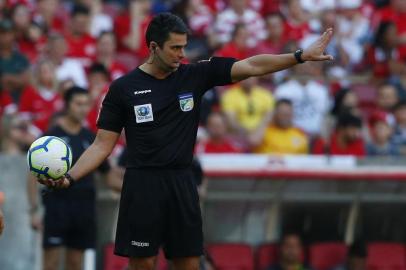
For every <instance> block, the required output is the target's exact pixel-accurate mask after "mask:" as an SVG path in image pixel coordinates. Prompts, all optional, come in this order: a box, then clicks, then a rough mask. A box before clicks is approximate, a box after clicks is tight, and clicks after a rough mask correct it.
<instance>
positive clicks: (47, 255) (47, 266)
mask: <svg viewBox="0 0 406 270" xmlns="http://www.w3.org/2000/svg"><path fill="white" fill-rule="evenodd" d="M61 252H62V248H61V247H52V248H46V249H44V253H43V259H42V261H43V269H44V270H57V269H59V264H60V260H61Z"/></svg>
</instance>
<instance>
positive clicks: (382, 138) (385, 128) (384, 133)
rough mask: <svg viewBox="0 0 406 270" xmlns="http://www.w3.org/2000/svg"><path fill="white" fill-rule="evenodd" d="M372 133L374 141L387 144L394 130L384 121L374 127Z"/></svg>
mask: <svg viewBox="0 0 406 270" xmlns="http://www.w3.org/2000/svg"><path fill="white" fill-rule="evenodd" d="M372 132H373V136H374V139H375V140H376V141H377V142H387V141H389V139H390V137H391V134H392V129H391V127H390V126H389V125H388V123H386V122H384V121H378V122H376V123H375V124H374V125H373V127H372Z"/></svg>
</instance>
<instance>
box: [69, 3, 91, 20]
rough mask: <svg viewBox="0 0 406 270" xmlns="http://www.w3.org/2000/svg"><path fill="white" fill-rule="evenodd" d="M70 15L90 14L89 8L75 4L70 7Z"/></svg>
mask: <svg viewBox="0 0 406 270" xmlns="http://www.w3.org/2000/svg"><path fill="white" fill-rule="evenodd" d="M70 15H71V17H75V16H77V15H87V16H89V15H90V9H89V8H88V7H87V6H85V5H82V4H75V5H74V6H73V8H72V11H71V13H70Z"/></svg>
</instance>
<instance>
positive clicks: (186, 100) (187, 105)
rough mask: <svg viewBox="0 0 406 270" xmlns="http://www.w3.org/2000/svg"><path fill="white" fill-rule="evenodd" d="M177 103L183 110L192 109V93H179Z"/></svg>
mask: <svg viewBox="0 0 406 270" xmlns="http://www.w3.org/2000/svg"><path fill="white" fill-rule="evenodd" d="M179 105H180V109H181V110H182V111H184V112H188V111H191V110H193V107H194V101H193V94H192V93H185V94H181V95H179Z"/></svg>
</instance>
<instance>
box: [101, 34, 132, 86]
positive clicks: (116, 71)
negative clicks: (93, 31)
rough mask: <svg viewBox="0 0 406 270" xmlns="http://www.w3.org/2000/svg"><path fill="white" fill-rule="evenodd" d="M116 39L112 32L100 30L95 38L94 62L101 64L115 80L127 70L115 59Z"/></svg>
mask: <svg viewBox="0 0 406 270" xmlns="http://www.w3.org/2000/svg"><path fill="white" fill-rule="evenodd" d="M116 51H117V41H116V36H115V35H114V33H113V32H102V33H101V34H100V36H99V37H98V39H97V44H96V58H95V60H94V62H95V63H99V64H103V65H104V66H105V67H106V68H107V69H108V71H109V73H110V75H111V78H110V80H115V79H117V78H119V77H121V76H123V75H124V74H125V73H126V72H127V67H125V66H124V65H123V64H121V63H120V62H118V61H117V60H116Z"/></svg>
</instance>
